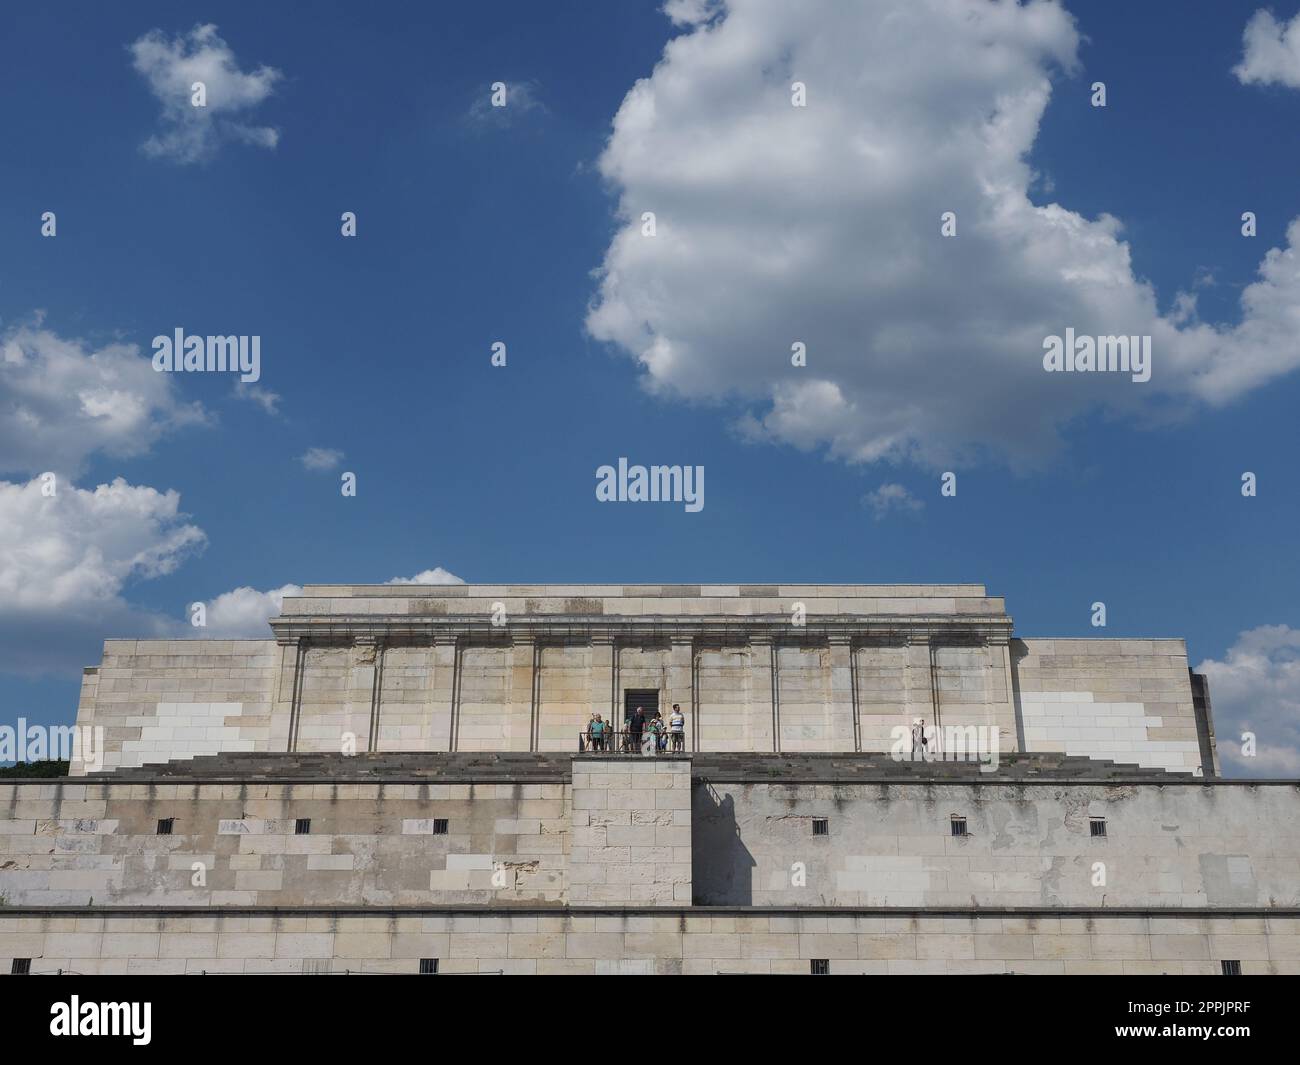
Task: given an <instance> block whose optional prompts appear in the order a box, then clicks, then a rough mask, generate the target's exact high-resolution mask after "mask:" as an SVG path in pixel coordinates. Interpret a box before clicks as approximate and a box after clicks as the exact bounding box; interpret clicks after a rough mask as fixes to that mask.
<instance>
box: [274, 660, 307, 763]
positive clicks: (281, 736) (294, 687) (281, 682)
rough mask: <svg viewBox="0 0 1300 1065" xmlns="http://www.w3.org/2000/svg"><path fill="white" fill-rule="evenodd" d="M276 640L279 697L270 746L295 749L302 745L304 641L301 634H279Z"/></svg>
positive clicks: (279, 748)
mask: <svg viewBox="0 0 1300 1065" xmlns="http://www.w3.org/2000/svg"><path fill="white" fill-rule="evenodd" d="M275 642H276V644H277V646H276V651H277V652H278V653H279V656H280V664H279V668H278V669H277V670H276V685H275V701H274V702H273V703H272V704H271V734H270V737H269V738H268V741H267V743H268V748H267V749H268V750H272V751H280V750H283V751H293V750H296V749H297V746H298V712H299V708H300V706H301V691H302V667H303V662H304V653H303V652H304V645H303V641H302V639H301V638H300V637H298V636H281V637H277V638H276V641H275Z"/></svg>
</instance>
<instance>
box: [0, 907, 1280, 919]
mask: <svg viewBox="0 0 1300 1065" xmlns="http://www.w3.org/2000/svg"><path fill="white" fill-rule="evenodd" d="M69 916H76V917H134V918H148V917H333V916H339V917H344V916H347V917H389V916H393V917H422V916H427V917H454V916H464V917H619V916H625V917H683V918H685V917H931V918H933V917H955V918H963V917H970V918H1000V917H1023V918H1036V917H1038V918H1053V917H1073V918H1091V919H1102V920H1104V919H1107V918H1115V919H1119V918H1128V919H1131V918H1135V917H1136V918H1151V919H1153V920H1168V919H1183V920H1186V919H1206V920H1221V919H1224V918H1235V917H1241V918H1246V917H1254V918H1282V919H1285V920H1300V907H1295V906H1291V907H1276V908H1269V907H1266V906H1253V907H1251V906H1247V907H1242V906H1225V907H1205V906H1199V907H1187V908H1174V907H1134V906H1126V907H1120V906H1114V907H1111V906H1106V907H1097V906H1061V907H1055V908H1053V907H1043V906H935V907H920V906H682V905H663V906H656V905H645V906H617V905H592V906H572V905H570V906H555V905H552V906H546V905H540V906H539V905H537V904H527V905H520V906H515V905H510V904H502V903H497V904H495V905H488V904H472V903H461V904H452V905H447V906H423V905H416V906H147V905H141V906H5V907H4V908H3V909H0V919H3V918H5V917H69Z"/></svg>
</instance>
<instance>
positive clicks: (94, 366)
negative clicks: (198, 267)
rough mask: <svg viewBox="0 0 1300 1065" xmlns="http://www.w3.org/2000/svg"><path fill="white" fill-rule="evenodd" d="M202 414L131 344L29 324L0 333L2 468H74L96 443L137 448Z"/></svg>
mask: <svg viewBox="0 0 1300 1065" xmlns="http://www.w3.org/2000/svg"><path fill="white" fill-rule="evenodd" d="M208 420H209V419H208V416H207V415H206V414H205V413H204V411H203V408H202V407H201V406H200V405H199V404H197V403H192V404H185V403H182V402H181V401H180V400H179V399H178V398H177V393H176V390H175V387H174V385H173V384H172V380H171V378H170V377H169V376H168V375H167V374H161V373H156V372H155V371H154V369H153V366H152V365H151V363H150V360H149V359H148V358H147V357H145V356H142V355H141V354H140V350H139V348H137V347H136V346H135V345H133V344H108V345H105V346H104V347H101V348H99V349H98V350H94V349H92V348H91V347H90V346H89V345H87V344H85V343H84V342H83V341H80V340H65V339H63V338H62V337H59V336H56V335H55V334H54V333H52V332H50V331H49V330H47V329H42V328H33V327H28V326H24V327H20V328H16V329H11V330H9V331H8V332H6V333H5V334H4V335H3V336H0V473H8V474H31V473H40V472H43V471H45V470H55V471H58V472H61V473H65V474H68V475H70V476H71V475H75V474H76V473H78V472H79V471H80V470H81V469H82V467H83V465H84V463H85V460H86V459H87V458H88V457H89V456H90V455H91V454H92V453H94V452H96V451H103V452H105V453H106V454H108V455H111V456H115V457H119V458H127V457H130V456H133V455H140V454H143V453H144V452H146V451H148V450H149V448H150V446H151V445H152V444H153V443H154V442H155V441H156V440H157V439H158V438H159V437H160V436H161V435H162V434H163V433H164V432H165V431H167V430H168V429H170V428H174V427H177V426H183V425H196V424H205V423H206V422H207V421H208Z"/></svg>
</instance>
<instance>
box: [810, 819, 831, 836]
mask: <svg viewBox="0 0 1300 1065" xmlns="http://www.w3.org/2000/svg"><path fill="white" fill-rule="evenodd" d="M830 834H831V823H830V820H829V819H828V818H825V817H814V818H813V835H814V836H829V835H830Z"/></svg>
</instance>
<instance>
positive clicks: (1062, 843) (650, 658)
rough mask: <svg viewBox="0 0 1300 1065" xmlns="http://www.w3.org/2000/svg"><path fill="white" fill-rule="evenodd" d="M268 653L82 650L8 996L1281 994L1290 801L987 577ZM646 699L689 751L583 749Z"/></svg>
mask: <svg viewBox="0 0 1300 1065" xmlns="http://www.w3.org/2000/svg"><path fill="white" fill-rule="evenodd" d="M270 629H271V633H272V635H271V636H270V637H268V638H267V639H265V640H238V641H207V640H185V641H130V640H128V641H122V640H109V641H107V642H106V644H105V648H104V657H103V661H102V663H101V664H100V665H99V666H98V667H94V668H90V669H87V670H86V675H85V679H84V683H83V687H82V694H81V701H80V706H79V709H78V717H77V723H78V726H79V727H81V728H83V729H84V728H88V729H91V730H94V735H95V736H96V737H97V738H98V740H99V742H98V743H92V744H87V745H86V746H85V747H83V749H82V751H81V752H80V753H81V757H79V758H78V759H76V760H75V761H74V764H73V766H72V768H71V775H70V776H69V777H68V778H66V779H63V780H54V781H50V780H39V781H38V780H32V781H7V782H0V900H2V901H3V904H4V905H3V908H0V965H3V964H4V963H5V962H6V961H7V960H8V961H13V964H15V965H17V966H18V967H19V968H22V967H24V966H30V968H31V969H32V971H57V970H59V969H71V970H75V971H78V972H123V971H139V972H205V971H206V972H218V971H219V972H232V971H233V972H272V971H274V972H343V971H353V972H359V971H372V972H417V971H422V970H423V971H438V972H442V973H453V972H507V973H513V972H521V973H552V972H555V973H566V972H573V973H635V972H652V973H719V972H763V973H769V972H770V973H778V972H790V973H797V972H814V973H820V972H828V973H870V972H877V973H908V972H954V973H957V972H980V973H983V972H1017V973H1031V972H1033V973H1074V972H1105V973H1120V972H1190V973H1202V972H1220V971H1236V970H1238V969H1239V970H1240V971H1242V972H1247V973H1249V972H1296V971H1300V898H1298V896H1300V817H1297V814H1300V795H1298V793H1297V782H1295V781H1250V782H1246V781H1227V780H1223V779H1221V778H1220V777H1219V775H1218V761H1217V755H1216V752H1215V741H1214V732H1213V726H1212V721H1211V711H1210V701H1209V693H1208V690H1207V689H1206V686H1205V684H1204V678H1201V677H1198V676H1196V675H1193V674H1191V673H1190V672H1189V670H1188V665H1187V656H1186V649H1185V647H1184V645H1183V642H1182V641H1181V640H1177V639H1143V640H1108V639H1098V640H1092V639H1032V638H1020V637H1018V636H1016V635H1015V634H1014V633H1013V628H1012V622H1011V618H1010V617H1009V616H1008V615H1007V613H1006V610H1005V606H1004V604H1003V602H1002V600H1001V599H1000V598H997V597H992V596H989V595H987V594H986V592H985V590H984V588H983V587H981V586H979V585H952V586H913V585H907V586H898V585H890V586H869V585H827V586H806V585H794V586H786V585H739V586H737V585H716V586H715V585H664V586H603V585H602V586H588V585H581V586H554V585H536V586H534V585H525V586H513V585H511V586H507V585H502V586H468V585H455V586H412V585H383V586H313V587H309V588H307V589H305V590H304V592H303V594H302V596H301V597H299V598H296V599H286V600H285V603H284V608H283V612H282V613H281V615H280V616H279V617H277V618H274V619H272V620H271V622H270ZM674 703H676V704H679V705H680V706H681V708H682V710H683V712H684V713H685V715H686V721H687V727H686V737H685V741H684V743H683V748H684V749H683V751H682V752H681V753H671V752H665V753H658V754H655V753H652V751H651V749H650V746H649V745H648V744H646V745H643V746H642V747H639V748H638V747H637V746H636V745H635V744H628V743H624V742H623V740H622V737H620V739H619V740H618V741H616V742H615V743H614V744H612V745H611V746H612V749H606V750H592V749H590V748H591V745H590V744H589V743H588V742H587V741H586V739H585V730H586V726H587V723H588V721H589V720H590V719H591V718H592V716H593V715H594V714H596V713H599V714H601V715H602V717H603V718H604V719H606V720H612V721H614V722H615V723H616V724H617V725H618V726H619V727H620V728H622V727H623V726H624V725H625V723H626V720H627V716H628V714H629V712H630V711H631V709H632V708H634V707H636V706H641V707H644V708H646V709H653V708H656V707H657V708H660V709H662V710H663V712H664V713H665V714H666V713H667V712H668V709H669V708H670V707H671V706H672V704H674ZM922 736H924V737H925V743H924V745H921V744H920V743H919V742H918V741H919V739H920V737H922ZM15 959H16V961H14V960H15Z"/></svg>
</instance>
